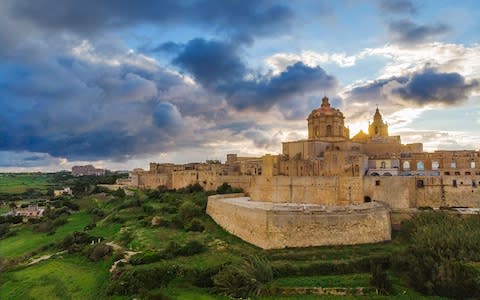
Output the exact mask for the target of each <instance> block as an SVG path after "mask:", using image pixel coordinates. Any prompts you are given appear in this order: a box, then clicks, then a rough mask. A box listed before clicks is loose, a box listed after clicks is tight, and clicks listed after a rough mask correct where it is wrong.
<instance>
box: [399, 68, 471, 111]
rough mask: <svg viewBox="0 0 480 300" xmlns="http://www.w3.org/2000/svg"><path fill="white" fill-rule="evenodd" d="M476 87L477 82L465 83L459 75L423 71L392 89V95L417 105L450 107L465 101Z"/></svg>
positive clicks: (431, 70) (433, 70)
mask: <svg viewBox="0 0 480 300" xmlns="http://www.w3.org/2000/svg"><path fill="white" fill-rule="evenodd" d="M478 86H479V83H478V81H476V80H473V81H471V82H470V83H467V82H466V81H465V78H464V77H463V76H462V75H460V74H459V73H439V72H438V71H436V70H435V69H425V70H423V71H421V72H419V73H415V74H413V76H412V77H411V78H410V80H409V81H408V82H407V83H406V84H405V85H404V86H402V87H399V88H396V89H394V90H393V93H394V94H397V95H399V96H400V97H402V98H403V99H405V100H409V101H414V102H416V103H417V104H419V105H424V104H428V103H442V104H447V105H452V104H456V103H458V102H460V101H463V100H465V99H467V98H468V96H469V95H470V94H471V92H472V91H473V90H474V89H475V88H478Z"/></svg>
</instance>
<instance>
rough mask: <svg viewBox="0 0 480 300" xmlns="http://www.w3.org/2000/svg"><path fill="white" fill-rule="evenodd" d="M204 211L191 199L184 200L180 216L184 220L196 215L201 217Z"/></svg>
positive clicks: (179, 212)
mask: <svg viewBox="0 0 480 300" xmlns="http://www.w3.org/2000/svg"><path fill="white" fill-rule="evenodd" d="M203 213H204V212H203V210H202V209H201V208H200V207H198V206H197V205H195V204H193V203H192V202H189V201H186V202H184V203H183V204H182V205H181V206H180V209H179V210H178V216H179V217H180V219H181V220H183V221H184V222H187V221H190V220H192V219H193V218H195V217H200V216H202V215H203Z"/></svg>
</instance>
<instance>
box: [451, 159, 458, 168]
mask: <svg viewBox="0 0 480 300" xmlns="http://www.w3.org/2000/svg"><path fill="white" fill-rule="evenodd" d="M456 167H457V163H456V162H455V161H452V162H451V163H450V168H452V169H455V168H456Z"/></svg>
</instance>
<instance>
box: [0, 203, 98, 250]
mask: <svg viewBox="0 0 480 300" xmlns="http://www.w3.org/2000/svg"><path fill="white" fill-rule="evenodd" d="M90 221H91V216H90V215H89V214H88V213H86V212H79V213H75V214H72V215H70V216H69V217H68V222H67V223H66V224H65V225H62V226H60V227H58V228H57V229H56V231H55V234H53V235H47V234H46V233H37V232H33V231H32V230H31V228H29V227H26V226H24V227H23V228H21V229H20V230H19V231H18V233H17V235H16V236H12V237H9V238H6V239H4V240H2V241H1V243H0V256H3V257H5V258H15V257H19V256H22V255H24V254H26V253H29V252H31V251H33V250H36V249H38V248H40V247H42V246H45V245H48V244H50V243H52V242H55V241H59V240H61V239H63V238H64V237H66V236H67V235H69V234H70V233H72V232H74V231H82V230H83V228H84V227H85V226H86V225H87V224H89V223H90Z"/></svg>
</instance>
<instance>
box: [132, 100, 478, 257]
mask: <svg viewBox="0 0 480 300" xmlns="http://www.w3.org/2000/svg"><path fill="white" fill-rule="evenodd" d="M307 128H308V135H307V138H306V139H303V140H298V141H287V142H283V143H282V153H281V154H278V155H270V154H267V155H264V156H262V157H239V156H237V155H236V154H228V155H227V160H226V162H225V163H219V162H218V161H215V162H212V161H207V162H205V163H190V164H185V165H175V164H156V163H151V164H150V170H149V171H143V170H137V171H135V172H133V174H132V182H133V183H134V184H133V185H135V184H136V186H138V187H142V188H156V187H158V186H165V187H167V188H169V189H178V188H182V187H185V186H187V185H189V184H194V183H199V184H200V185H202V186H203V187H204V188H205V189H206V190H215V189H216V188H217V187H218V186H220V185H222V184H223V183H228V184H230V185H231V186H234V187H240V188H242V189H243V190H244V191H245V196H241V197H240V196H237V197H236V198H235V199H228V198H227V199H226V198H224V197H216V198H212V199H211V201H210V200H209V204H208V209H207V212H208V213H209V214H210V215H211V216H212V218H214V220H216V221H217V223H219V224H220V225H221V226H222V227H224V228H225V229H226V230H228V231H230V232H231V233H233V234H236V235H238V236H239V237H241V238H242V239H244V240H246V241H249V242H251V243H253V244H255V245H257V246H260V247H262V248H279V247H300V246H302V247H303V246H314V245H331V244H356V243H367V242H378V241H382V240H388V239H390V222H391V221H390V216H392V218H393V220H394V221H395V222H397V221H398V218H397V217H396V216H397V215H398V214H399V213H400V214H401V213H403V212H410V211H411V210H412V209H413V210H415V209H416V208H419V207H432V208H434V209H436V208H445V207H450V208H452V207H467V208H478V207H480V189H479V188H478V186H480V156H479V152H478V151H474V150H457V151H443V150H439V151H435V152H424V151H423V145H422V143H413V144H402V142H401V137H400V136H391V135H389V131H388V124H387V122H386V121H385V120H384V119H383V117H382V115H381V112H380V110H379V109H378V108H377V109H376V110H375V112H374V114H373V120H372V121H371V122H369V126H368V133H365V132H363V131H360V132H358V133H357V134H355V135H354V136H353V137H352V138H350V133H349V129H348V128H347V127H345V117H344V116H343V114H342V112H341V111H340V110H338V109H336V108H333V107H332V106H331V105H330V103H329V99H328V98H327V97H324V98H323V99H322V103H321V105H320V107H319V108H317V109H314V110H313V111H312V112H311V113H310V115H309V116H308V118H307ZM390 211H391V212H392V214H391V215H390ZM358 226H360V227H361V228H362V229H361V230H359V229H358V228H357V227H358ZM300 233H301V234H300Z"/></svg>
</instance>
